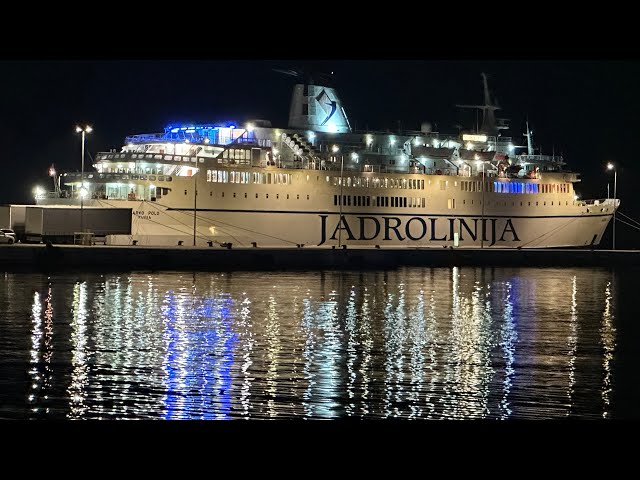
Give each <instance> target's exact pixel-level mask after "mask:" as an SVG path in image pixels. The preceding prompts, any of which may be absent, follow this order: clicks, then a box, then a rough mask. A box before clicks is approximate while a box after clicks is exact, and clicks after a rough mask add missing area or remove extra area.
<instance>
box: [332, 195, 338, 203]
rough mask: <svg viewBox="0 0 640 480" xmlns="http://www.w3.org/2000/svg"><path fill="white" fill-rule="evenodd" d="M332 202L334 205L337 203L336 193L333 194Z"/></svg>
mask: <svg viewBox="0 0 640 480" xmlns="http://www.w3.org/2000/svg"><path fill="white" fill-rule="evenodd" d="M333 204H334V205H338V196H337V195H334V196H333Z"/></svg>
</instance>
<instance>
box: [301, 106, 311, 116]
mask: <svg viewBox="0 0 640 480" xmlns="http://www.w3.org/2000/svg"><path fill="white" fill-rule="evenodd" d="M302 115H309V104H308V103H303V104H302Z"/></svg>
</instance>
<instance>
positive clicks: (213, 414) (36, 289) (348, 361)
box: [0, 268, 617, 419]
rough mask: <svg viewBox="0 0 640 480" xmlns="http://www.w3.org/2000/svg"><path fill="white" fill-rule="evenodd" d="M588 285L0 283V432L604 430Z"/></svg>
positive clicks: (491, 277)
mask: <svg viewBox="0 0 640 480" xmlns="http://www.w3.org/2000/svg"><path fill="white" fill-rule="evenodd" d="M614 276H615V274H614V273H613V272H610V271H607V270H596V269H527V268H521V269H505V268H501V269H498V268H496V269H488V268H485V269H482V268H450V269H449V268H433V269H431V268H406V269H400V270H396V271H372V272H307V273H304V272H302V273H301V272H296V273H284V272H275V273H274V272H269V273H255V272H241V273H231V274H222V273H205V272H199V273H195V274H185V273H180V272H164V273H127V274H120V275H118V274H113V275H98V274H82V275H77V274H59V275H54V276H51V277H46V276H43V275H39V274H4V277H3V278H0V280H1V281H2V283H0V287H1V288H0V307H1V308H2V311H3V312H5V315H4V317H3V319H2V320H0V329H1V330H0V332H2V333H3V335H2V337H3V340H2V341H3V344H5V343H7V342H11V344H12V345H13V348H12V350H11V352H12V355H13V356H14V357H15V356H16V355H17V356H18V357H19V358H20V359H21V360H20V361H19V362H17V363H16V361H15V358H12V360H13V361H12V362H9V361H8V360H9V357H8V355H9V354H8V353H6V352H4V353H2V352H0V367H1V368H2V369H3V371H4V370H6V369H7V368H9V367H7V366H2V364H3V363H5V365H9V364H11V365H13V368H15V365H20V366H21V367H20V368H22V366H23V367H24V368H23V370H22V373H21V372H15V371H14V372H11V373H12V376H13V377H15V378H22V377H24V372H26V374H27V378H28V380H29V382H28V384H25V383H24V381H23V382H22V383H21V382H20V381H18V382H13V384H12V385H13V386H12V391H11V392H10V393H9V394H6V395H4V396H3V403H4V406H3V407H2V411H1V412H2V416H3V417H8V418H84V419H89V418H164V419H227V418H338V417H346V416H353V417H365V418H387V417H399V418H449V419H456V418H495V419H505V418H560V417H566V416H577V417H587V418H607V417H610V416H612V397H613V395H612V393H613V391H614V389H615V381H614V380H615V378H614V370H613V365H614V360H615V357H616V342H617V338H616V327H615V325H616V292H615V281H614Z"/></svg>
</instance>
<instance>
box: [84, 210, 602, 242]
mask: <svg viewBox="0 0 640 480" xmlns="http://www.w3.org/2000/svg"><path fill="white" fill-rule="evenodd" d="M92 203H95V204H96V206H98V205H102V204H103V203H104V202H100V201H94V202H92ZM109 205H111V206H114V207H116V206H117V207H122V208H132V212H133V214H132V229H131V231H132V235H112V236H109V237H108V239H107V241H108V243H110V244H113V245H130V244H132V243H133V241H136V243H137V244H139V245H177V244H183V245H193V241H194V229H193V226H194V221H193V218H194V211H193V209H187V208H166V207H163V206H161V205H158V204H157V203H155V202H134V201H110V202H109ZM575 210H578V209H575ZM600 210H602V209H600ZM608 210H609V211H610V212H609V213H602V212H600V211H599V210H598V211H596V212H591V211H589V212H579V211H576V212H575V213H574V214H563V215H539V216H533V215H532V216H524V215H518V214H517V212H514V213H513V214H511V215H510V214H508V213H507V214H500V215H495V214H490V215H481V214H480V215H478V214H473V213H468V214H442V213H429V212H428V211H425V212H418V211H416V212H412V213H381V214H372V213H370V212H348V213H345V212H343V213H342V215H340V212H339V211H334V210H333V209H332V210H328V211H324V212H318V211H314V212H308V211H293V210H291V211H273V210H270V211H266V210H263V211H260V210H252V211H240V210H221V209H207V208H203V209H197V210H196V222H195V223H196V225H195V226H196V229H195V244H196V245H198V246H206V245H207V244H209V243H210V242H211V243H212V244H226V243H231V244H233V245H236V246H252V245H253V244H255V245H256V246H258V247H295V246H308V247H327V248H331V247H341V246H347V247H348V248H371V247H376V246H378V247H381V248H383V247H407V248H428V247H440V248H442V247H457V248H469V247H472V248H478V247H484V248H548V247H588V246H592V245H593V246H595V245H598V244H599V243H600V240H601V239H602V235H603V233H604V231H605V229H606V227H607V225H608V223H609V221H610V220H611V218H612V215H613V211H612V210H613V209H612V208H609V209H608ZM179 242H182V243H179Z"/></svg>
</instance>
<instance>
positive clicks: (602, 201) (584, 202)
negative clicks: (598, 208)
mask: <svg viewBox="0 0 640 480" xmlns="http://www.w3.org/2000/svg"><path fill="white" fill-rule="evenodd" d="M617 203H618V202H617V201H616V200H615V199H613V198H597V199H589V200H576V205H579V206H591V205H611V206H613V205H616V204H617Z"/></svg>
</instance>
